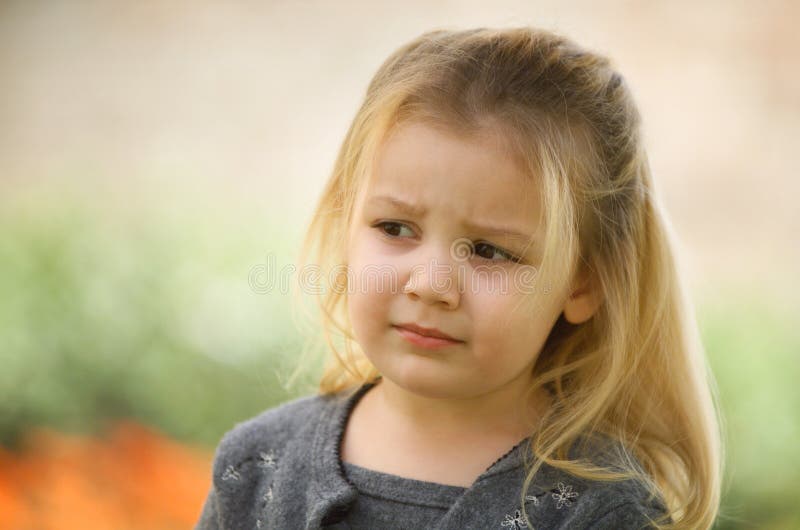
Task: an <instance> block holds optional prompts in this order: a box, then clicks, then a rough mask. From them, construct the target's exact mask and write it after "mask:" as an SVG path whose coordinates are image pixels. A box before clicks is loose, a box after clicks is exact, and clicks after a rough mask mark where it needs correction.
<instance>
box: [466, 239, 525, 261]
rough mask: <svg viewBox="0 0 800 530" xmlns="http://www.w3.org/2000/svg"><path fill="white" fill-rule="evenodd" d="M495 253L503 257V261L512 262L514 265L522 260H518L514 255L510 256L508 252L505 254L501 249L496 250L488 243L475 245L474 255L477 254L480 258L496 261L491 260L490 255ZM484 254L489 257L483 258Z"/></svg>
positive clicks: (496, 248)
mask: <svg viewBox="0 0 800 530" xmlns="http://www.w3.org/2000/svg"><path fill="white" fill-rule="evenodd" d="M484 249H488V251H486V252H483V250H484ZM495 252H496V253H497V254H498V255H500V256H503V258H502V259H503V260H508V261H513V262H514V263H519V262H520V261H522V258H518V257H517V256H515V255H514V254H511V253H510V252H507V251H505V250H503V249H502V248H498V247H496V246H494V245H492V244H490V243H483V242H480V243H475V254H478V255H480V256H481V257H484V258H486V259H488V260H490V261H498V260H494V259H492V255H493V254H494V253H495ZM484 254H487V255H488V256H489V257H486V256H484Z"/></svg>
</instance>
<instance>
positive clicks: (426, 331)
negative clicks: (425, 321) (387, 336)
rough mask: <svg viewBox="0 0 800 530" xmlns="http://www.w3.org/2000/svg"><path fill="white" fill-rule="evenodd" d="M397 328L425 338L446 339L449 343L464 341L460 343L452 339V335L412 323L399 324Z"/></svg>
mask: <svg viewBox="0 0 800 530" xmlns="http://www.w3.org/2000/svg"><path fill="white" fill-rule="evenodd" d="M395 327H396V328H401V329H407V330H409V331H413V332H414V333H416V334H417V335H421V336H423V337H432V338H436V339H444V340H449V341H452V342H462V341H460V340H458V339H456V338H454V337H451V336H450V335H448V334H447V333H444V332H443V331H441V330H438V329H436V328H426V327H423V326H418V325H416V324H414V323H412V322H409V323H407V324H398V325H397V326H395Z"/></svg>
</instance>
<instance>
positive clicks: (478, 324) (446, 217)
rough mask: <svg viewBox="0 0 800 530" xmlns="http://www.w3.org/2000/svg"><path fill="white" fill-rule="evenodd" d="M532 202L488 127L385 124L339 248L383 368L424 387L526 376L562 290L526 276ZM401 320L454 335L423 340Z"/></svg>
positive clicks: (431, 391)
mask: <svg viewBox="0 0 800 530" xmlns="http://www.w3.org/2000/svg"><path fill="white" fill-rule="evenodd" d="M539 208H540V205H539V195H538V192H537V189H536V185H535V183H534V182H532V181H531V179H530V178H529V177H527V176H526V175H524V174H522V173H521V172H520V171H519V170H518V168H517V166H516V165H515V164H514V163H513V161H512V158H511V156H510V155H508V154H507V153H506V152H505V151H504V150H503V148H502V147H501V145H500V143H499V142H497V141H496V137H491V136H490V135H484V136H481V137H480V138H471V139H469V140H466V139H462V138H459V137H457V136H455V135H451V134H448V133H445V132H443V131H442V130H440V129H436V128H433V127H431V126H429V125H424V124H420V123H407V124H404V125H401V126H399V128H397V129H396V130H395V131H394V132H393V134H392V135H391V136H390V137H389V139H388V140H387V141H386V142H385V143H384V144H383V146H382V149H381V151H380V152H379V153H378V158H377V159H376V166H375V173H374V174H373V175H372V178H371V179H370V182H369V185H368V186H366V187H365V189H362V190H361V191H360V193H359V196H358V198H357V201H356V206H355V211H354V217H353V223H352V225H351V226H350V232H349V243H348V249H347V252H348V262H349V270H348V273H349V274H350V281H351V282H354V283H351V285H350V291H349V294H348V299H349V302H348V307H349V315H350V320H351V323H352V325H353V330H354V333H355V338H356V340H357V342H358V343H359V345H360V346H361V347H362V348H363V350H364V353H365V354H366V355H367V357H368V358H369V359H370V361H371V362H372V363H373V364H374V365H375V367H376V368H377V369H378V371H379V372H380V373H381V374H382V376H383V377H384V378H386V379H389V380H391V381H392V382H393V383H395V384H396V385H398V386H400V387H403V388H404V389H406V390H408V391H411V392H415V393H417V394H421V395H425V396H428V397H470V396H478V395H483V394H486V393H487V392H491V391H494V390H497V389H500V388H503V387H506V385H508V384H509V383H512V382H515V383H517V384H519V385H520V388H525V383H526V382H527V381H528V378H529V377H530V372H531V369H532V366H533V364H534V362H535V361H536V358H537V356H538V353H539V351H540V349H541V347H542V345H543V344H544V341H545V339H546V338H547V335H548V333H549V332H550V330H551V328H552V326H553V324H554V323H555V321H556V319H557V318H558V315H559V314H560V312H561V310H562V308H563V302H564V300H563V299H562V298H560V296H561V295H560V294H559V293H558V292H556V291H550V292H549V293H546V294H544V293H542V288H541V286H538V285H535V284H532V283H531V277H532V276H533V274H532V273H533V272H535V270H536V269H534V268H533V267H537V268H538V265H539V259H540V256H539V253H540V250H539V247H537V246H536V245H534V246H532V247H528V248H526V241H527V238H528V237H529V236H530V235H531V234H534V233H537V232H539V233H542V230H541V227H538V226H537V219H538V216H539ZM498 229H500V230H498ZM470 243H471V244H472V252H470V246H469V245H470ZM537 244H538V245H541V242H540V241H539V242H537ZM465 251H467V252H468V253H467V254H466V255H465V254H464V252H465ZM532 292H533V294H532ZM534 297H536V298H537V299H539V300H540V301H541V303H540V305H538V306H536V309H534V308H533V307H534V306H533V305H532V304H531V301H532V300H533V298H534ZM405 324H416V325H417V326H421V327H425V328H436V329H438V330H439V331H440V332H442V333H445V334H447V335H449V336H451V337H453V338H454V339H456V341H454V342H449V343H445V344H444V345H434V347H430V346H426V345H425V344H424V342H425V340H426V339H424V338H420V337H419V336H418V335H415V334H413V333H409V332H407V331H402V330H401V329H399V328H398V326H400V325H405ZM428 342H430V341H428Z"/></svg>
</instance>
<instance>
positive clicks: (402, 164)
mask: <svg viewBox="0 0 800 530" xmlns="http://www.w3.org/2000/svg"><path fill="white" fill-rule="evenodd" d="M537 187H538V184H537V182H536V180H535V179H534V178H533V177H532V176H531V175H529V174H527V173H525V172H524V171H523V170H522V168H521V164H520V163H519V159H518V158H517V157H515V156H514V154H513V153H512V151H511V149H510V148H509V147H508V142H507V141H506V139H505V138H504V137H503V136H502V135H501V134H500V133H498V132H496V130H494V129H487V130H484V131H481V133H479V134H473V135H469V136H467V135H456V134H454V133H453V132H450V131H448V130H446V129H443V128H440V127H434V126H432V125H428V124H424V123H418V122H411V123H406V124H402V125H400V126H398V127H397V128H396V129H395V130H393V131H392V132H391V134H390V135H389V136H388V137H387V139H386V140H385V141H384V143H383V144H382V145H381V147H380V148H379V149H378V151H377V153H376V157H375V160H374V167H373V171H372V175H371V176H370V179H369V182H367V183H366V186H364V187H363V188H362V192H363V193H362V196H363V202H364V203H367V204H370V203H372V202H375V201H371V199H372V198H376V197H378V196H383V197H386V196H389V197H395V198H397V199H400V200H401V201H403V202H406V203H410V204H412V205H415V206H418V207H419V209H426V210H428V209H437V208H439V209H445V210H448V211H449V213H451V214H452V215H454V216H457V217H459V218H463V219H464V220H475V219H477V220H482V219H484V220H491V221H492V222H493V224H497V223H498V222H502V221H507V222H509V223H514V225H515V226H516V227H519V226H520V223H524V225H525V226H527V227H528V228H531V223H535V221H536V220H537V219H538V217H537V216H538V213H539V194H538V189H537ZM381 202H382V203H385V202H386V201H381ZM418 213H421V212H418Z"/></svg>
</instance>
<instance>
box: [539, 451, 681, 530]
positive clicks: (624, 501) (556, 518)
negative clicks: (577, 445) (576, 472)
mask: <svg viewBox="0 0 800 530" xmlns="http://www.w3.org/2000/svg"><path fill="white" fill-rule="evenodd" d="M597 442H598V443H594V445H593V446H592V447H594V448H595V449H599V448H601V447H602V450H601V451H600V452H598V453H595V455H594V456H595V458H594V461H595V462H597V463H602V464H605V465H609V464H610V467H612V468H613V467H615V466H614V465H613V462H612V460H613V458H612V456H611V455H613V454H618V453H617V451H616V449H613V447H614V446H617V448H619V444H618V443H617V442H614V441H612V440H610V439H604V440H602V441H601V440H597ZM573 456H574V455H573ZM629 458H632V457H630V456H629ZM632 463H633V464H634V465H638V462H637V461H635V460H633V462H632ZM548 488H549V489H546V490H545V491H544V492H542V493H540V494H539V495H538V496H537V500H536V501H535V507H537V508H539V510H538V511H539V514H540V515H541V516H542V517H543V518H544V519H546V520H547V523H548V524H546V525H544V526H543V528H559V529H567V528H587V529H593V530H602V529H609V530H610V529H617V528H631V529H636V528H653V520H657V519H659V518H660V517H662V516H664V515H665V514H666V513H667V507H666V505H665V503H664V502H663V499H662V497H661V496H660V495H658V494H651V492H650V489H649V488H648V487H647V485H646V484H645V483H644V482H642V481H641V480H637V479H625V480H618V481H600V480H588V479H583V478H579V477H575V476H573V475H570V474H568V473H566V472H563V471H560V470H559V471H558V472H557V473H555V474H554V475H552V479H551V481H550V482H549V483H548ZM661 522H662V523H663V522H664V521H661Z"/></svg>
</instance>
